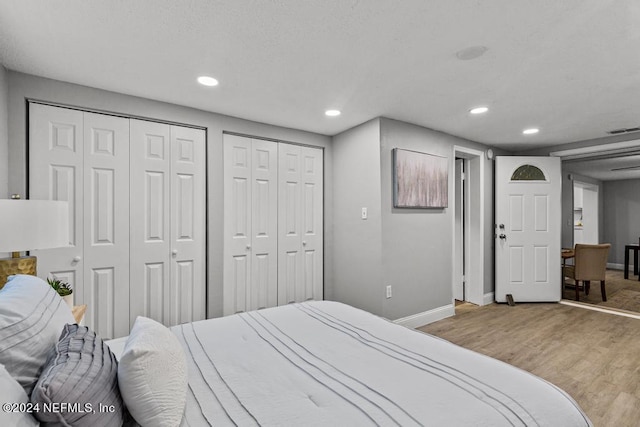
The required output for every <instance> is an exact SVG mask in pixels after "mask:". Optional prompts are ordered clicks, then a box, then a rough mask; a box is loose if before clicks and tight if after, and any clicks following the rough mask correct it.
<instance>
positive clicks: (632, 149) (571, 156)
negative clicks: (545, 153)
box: [549, 139, 640, 161]
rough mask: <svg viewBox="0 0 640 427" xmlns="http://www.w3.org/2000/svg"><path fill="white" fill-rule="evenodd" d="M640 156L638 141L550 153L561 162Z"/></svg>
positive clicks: (639, 143)
mask: <svg viewBox="0 0 640 427" xmlns="http://www.w3.org/2000/svg"><path fill="white" fill-rule="evenodd" d="M637 154H640V139H633V140H630V141H622V142H613V143H609V144H601V145H592V146H589V147H580V148H571V149H568V150H561V151H552V152H551V153H549V155H550V156H555V157H560V158H562V161H571V160H586V159H596V158H615V157H624V156H631V155H637Z"/></svg>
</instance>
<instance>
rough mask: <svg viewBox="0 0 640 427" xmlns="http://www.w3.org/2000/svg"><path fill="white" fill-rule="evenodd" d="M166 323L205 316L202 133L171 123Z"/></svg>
mask: <svg viewBox="0 0 640 427" xmlns="http://www.w3.org/2000/svg"><path fill="white" fill-rule="evenodd" d="M170 135H171V212H170V214H171V226H170V230H171V231H170V232H171V262H170V267H171V282H170V283H171V285H170V289H169V301H171V305H170V310H169V318H170V319H169V324H170V325H177V324H181V323H185V322H193V321H195V320H202V319H204V318H205V317H206V313H205V310H206V292H205V289H206V288H205V283H206V281H205V236H206V233H205V200H206V194H205V185H204V181H205V180H204V176H205V173H204V169H205V164H204V161H205V149H204V141H205V133H204V130H201V129H193V128H187V127H181V126H171V132H170Z"/></svg>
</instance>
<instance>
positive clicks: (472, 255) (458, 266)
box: [452, 146, 493, 305]
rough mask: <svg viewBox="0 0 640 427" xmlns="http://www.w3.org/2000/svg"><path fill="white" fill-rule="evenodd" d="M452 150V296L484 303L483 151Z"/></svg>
mask: <svg viewBox="0 0 640 427" xmlns="http://www.w3.org/2000/svg"><path fill="white" fill-rule="evenodd" d="M453 150H454V156H453V157H454V159H455V161H454V168H453V169H454V183H453V187H454V189H453V192H454V197H453V202H452V205H453V206H452V210H453V212H454V215H453V227H452V236H453V241H454V244H453V254H452V257H453V269H452V291H453V298H452V299H453V304H454V305H455V304H456V301H461V302H470V303H473V304H476V305H484V304H485V297H484V245H483V242H484V241H485V239H484V194H485V192H484V152H482V151H478V150H473V149H470V148H465V147H459V146H455V147H454V148H453ZM489 302H493V298H490V301H488V302H487V303H489Z"/></svg>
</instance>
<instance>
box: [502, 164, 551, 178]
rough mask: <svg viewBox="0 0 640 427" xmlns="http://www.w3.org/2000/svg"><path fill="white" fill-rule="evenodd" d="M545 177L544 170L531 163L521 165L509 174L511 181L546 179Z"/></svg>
mask: <svg viewBox="0 0 640 427" xmlns="http://www.w3.org/2000/svg"><path fill="white" fill-rule="evenodd" d="M546 180H547V177H546V176H544V172H542V170H541V169H540V168H539V167H537V166H533V165H522V166H520V167H518V169H516V170H515V171H513V174H512V175H511V181H546Z"/></svg>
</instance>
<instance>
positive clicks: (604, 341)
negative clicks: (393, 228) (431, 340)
mask: <svg viewBox="0 0 640 427" xmlns="http://www.w3.org/2000/svg"><path fill="white" fill-rule="evenodd" d="M456 313H458V314H456V316H454V317H450V318H447V319H444V320H441V321H439V322H435V323H432V324H429V325H426V326H423V327H421V328H418V329H419V330H421V331H424V332H427V333H430V334H432V335H436V336H439V337H441V338H444V339H446V340H448V341H451V342H453V343H455V344H458V345H460V346H462V347H466V348H469V349H471V350H474V351H477V352H479V353H483V354H486V355H488V356H491V357H494V358H496V359H499V360H502V361H504V362H507V363H510V364H512V365H514V366H517V367H519V368H522V369H524V370H526V371H529V372H532V373H534V374H536V375H538V376H540V377H542V378H544V379H546V380H547V381H550V382H552V383H553V384H555V385H557V386H558V387H560V388H562V389H563V390H565V391H566V392H567V393H569V394H570V395H571V396H572V397H573V398H574V399H575V400H576V401H577V402H578V404H579V405H580V406H581V407H582V409H583V410H584V411H585V412H586V414H587V415H588V416H589V418H591V421H592V422H593V423H594V425H595V426H598V427H601V426H602V427H608V426H616V427H619V426H630V427H631V426H640V320H638V319H632V318H628V317H621V316H616V315H612V314H608V313H600V312H596V311H591V310H586V309H582V308H577V307H570V306H566V305H561V304H545V303H536V304H517V305H516V306H515V307H510V306H508V305H506V304H491V305H487V306H484V307H476V306H473V305H471V304H464V305H462V306H457V307H456Z"/></svg>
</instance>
